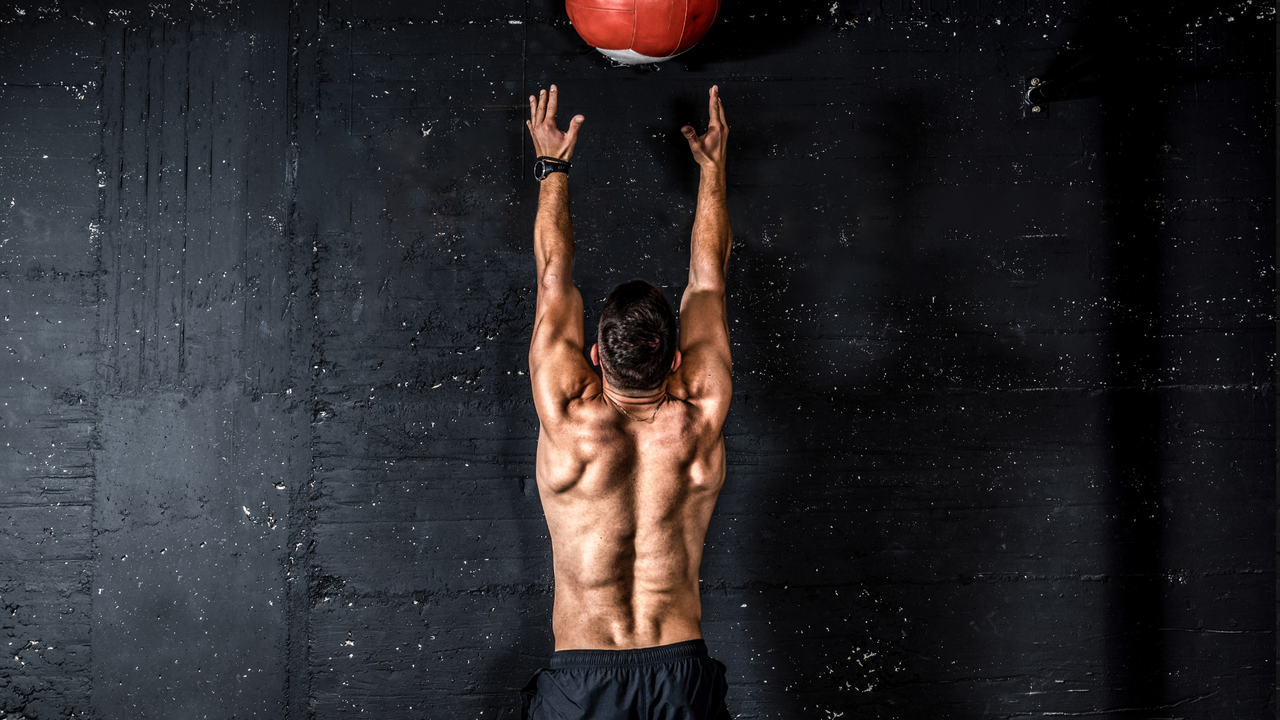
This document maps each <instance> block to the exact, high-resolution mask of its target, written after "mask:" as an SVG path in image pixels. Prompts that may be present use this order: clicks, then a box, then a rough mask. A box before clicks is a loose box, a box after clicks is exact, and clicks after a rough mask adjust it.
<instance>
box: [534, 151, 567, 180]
mask: <svg viewBox="0 0 1280 720" xmlns="http://www.w3.org/2000/svg"><path fill="white" fill-rule="evenodd" d="M571 167H573V166H572V165H570V164H569V163H568V162H567V161H564V160H561V159H559V158H553V157H548V156H545V155H544V156H542V157H539V158H538V159H537V160H536V161H535V162H534V163H533V176H534V177H535V178H537V180H538V182H542V181H543V180H545V179H546V177H547V176H548V175H550V174H551V173H553V172H562V173H564V174H565V175H568V174H569V168H571Z"/></svg>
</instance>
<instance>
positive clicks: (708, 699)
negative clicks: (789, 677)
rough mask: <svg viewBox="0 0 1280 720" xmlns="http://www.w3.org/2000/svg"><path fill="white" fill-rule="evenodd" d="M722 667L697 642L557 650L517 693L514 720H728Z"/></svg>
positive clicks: (726, 687) (700, 642) (703, 644)
mask: <svg viewBox="0 0 1280 720" xmlns="http://www.w3.org/2000/svg"><path fill="white" fill-rule="evenodd" d="M728 689H729V683H728V682H727V681H726V680H725V678H724V665H723V664H722V663H720V661H718V660H713V659H711V657H710V656H709V655H707V645H706V643H704V642H703V641H701V640H688V641H686V642H679V643H674V644H672V645H661V646H659V647H651V648H641V649H639V650H560V651H559V652H556V653H555V654H553V655H552V656H551V667H550V668H548V669H546V670H539V671H538V672H537V673H535V674H534V676H533V679H532V680H530V681H529V684H528V685H526V686H525V688H524V690H523V691H522V693H521V694H522V696H523V700H524V705H523V709H522V711H521V713H520V717H521V720H730V717H729V711H728V709H726V708H725V706H724V696H725V692H726V691H727V690H728Z"/></svg>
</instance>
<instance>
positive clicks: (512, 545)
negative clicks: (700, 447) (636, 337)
mask: <svg viewBox="0 0 1280 720" xmlns="http://www.w3.org/2000/svg"><path fill="white" fill-rule="evenodd" d="M1152 5H1153V4H1145V3H1136V2H1132V3H1130V2H1126V1H1125V0H1115V1H1113V2H1098V3H1096V4H1094V5H1085V4H1083V3H1081V2H1067V1H1065V0H1021V1H1020V2H1016V3H1015V2H1010V3H999V2H995V1H994V0H936V1H935V0H913V1H908V0H890V1H886V2H865V1H855V2H844V1H842V2H826V1H825V0H824V1H823V2H815V1H813V0H794V1H793V2H786V3H770V2H764V0H736V1H735V0H726V2H725V7H724V10H723V12H722V14H721V17H720V19H719V20H718V21H717V24H716V26H715V27H714V28H713V29H712V31H711V33H710V34H709V35H708V36H707V38H706V39H705V40H704V41H703V42H702V43H701V44H700V45H699V46H698V47H696V48H695V49H694V50H693V51H691V52H689V53H688V54H687V55H685V56H682V57H681V58H678V59H676V60H673V61H670V62H667V63H665V64H662V65H658V66H647V67H639V68H614V67H610V66H609V65H608V63H607V62H606V61H605V60H604V59H603V58H602V57H600V56H599V55H598V54H596V53H594V52H591V51H589V50H588V49H587V48H586V47H585V46H583V44H582V43H581V41H580V40H579V39H578V37H577V36H576V34H575V33H574V31H573V29H572V28H571V27H570V26H569V24H568V21H567V18H566V17H565V15H564V12H563V8H562V6H561V5H560V4H559V3H558V2H557V1H556V0H529V1H528V2H525V1H523V0H506V1H493V2H454V1H452V0H451V1H449V2H431V3H416V2H392V1H390V0H386V1H375V0H365V1H364V2H355V1H354V0H327V1H321V2H305V1H303V0H297V1H295V2H293V3H292V4H290V3H286V2H252V3H250V2H237V1H236V0H225V1H216V2H215V1H213V0H207V1H206V0H201V1H198V2H195V3H173V2H170V3H152V4H142V3H139V4H132V5H127V4H103V5H95V4H91V3H77V2H73V1H68V2H58V1H55V0H50V1H49V2H45V3H36V2H26V3H9V4H6V5H5V6H4V7H3V8H0V83H3V84H0V308H2V310H3V322H2V323H0V347H2V348H3V358H4V359H3V361H0V422H2V423H3V426H2V429H0V433H2V437H0V441H2V442H3V443H4V446H3V448H0V453H2V455H0V457H3V460H2V461H0V462H2V463H3V464H2V465H0V490H2V494H0V606H3V609H4V612H0V628H2V630H0V644H3V646H4V648H6V651H5V652H4V653H0V711H3V712H0V717H4V718H31V719H36V718H39V719H45V718H63V717H96V718H174V719H186V718H250V717H262V718H287V719H289V720H294V719H301V718H317V719H319V718H351V717H357V716H359V714H360V713H363V716H365V717H378V718H388V719H392V718H405V719H408V718H414V719H417V718H475V719H480V720H484V719H487V718H495V717H496V718H508V719H510V718H515V717H517V716H518V712H517V711H516V706H517V700H516V689H517V688H519V687H520V686H522V685H523V684H524V682H525V680H526V679H527V678H528V676H529V675H530V674H531V673H532V672H533V671H534V669H536V668H537V667H539V666H540V665H541V664H542V663H544V661H545V659H546V657H547V655H548V654H549V653H550V652H551V649H552V643H551V636H550V630H549V615H550V606H551V588H552V575H551V565H550V547H549V542H548V538H547V534H546V526H545V524H544V522H543V519H542V515H541V509H540V507H539V504H538V498H537V494H536V491H535V487H534V479H533V454H534V448H535V440H536V435H537V424H536V417H535V414H534V411H533V407H532V404H531V403H530V400H529V391H528V378H527V375H526V372H527V366H526V359H525V356H526V347H527V342H528V337H529V331H530V321H531V318H532V315H533V293H532V283H533V260H532V256H531V237H530V233H531V227H532V220H533V215H534V211H535V207H536V198H537V188H536V183H535V182H534V181H533V179H532V177H531V174H530V164H531V160H532V157H531V154H532V151H531V147H530V144H529V143H528V141H527V139H526V138H525V136H524V132H525V130H524V125H523V119H524V117H525V114H526V112H527V106H526V101H525V99H526V98H527V96H528V95H529V94H530V93H532V92H535V91H536V90H537V89H538V88H539V87H545V86H546V85H547V84H549V83H551V82H555V83H557V84H558V85H559V87H560V88H561V90H562V93H561V95H562V99H563V109H564V114H563V117H565V118H567V117H569V116H571V115H572V114H574V113H582V114H584V115H585V116H586V117H587V122H586V124H585V126H584V128H583V131H582V133H583V134H582V139H581V142H580V143H579V148H578V155H577V156H576V157H575V162H574V170H573V175H572V181H571V183H572V193H573V207H574V211H575V226H576V230H577V235H578V263H577V275H576V278H577V281H578V283H579V285H580V287H581V288H582V290H583V293H584V297H585V298H586V299H587V305H588V311H587V312H588V322H590V323H594V321H595V313H596V312H597V311H598V309H599V306H600V304H601V301H602V299H603V297H604V296H605V294H606V293H607V292H608V291H609V289H610V288H611V287H612V286H613V285H614V284H615V283H617V282H620V281H623V280H627V279H630V278H632V277H636V276H641V277H645V278H648V279H650V280H652V281H654V282H656V283H658V284H659V285H661V286H663V287H664V288H666V290H667V292H668V294H669V295H670V296H671V297H672V299H673V300H676V299H678V296H679V293H680V292H681V288H682V284H683V281H684V278H685V272H686V268H687V265H686V263H687V252H688V234H689V230H690V227H691V224H692V212H693V206H694V191H695V188H696V182H697V176H696V169H695V167H694V165H693V164H692V162H691V161H690V160H689V158H688V156H687V153H688V151H687V148H686V147H685V145H684V140H683V138H681V137H680V135H679V133H678V132H677V130H678V128H679V127H680V126H681V125H682V124H684V123H686V122H691V123H694V124H697V125H699V126H700V127H701V126H703V124H704V123H705V117H704V115H705V97H706V96H705V93H706V89H707V87H708V86H710V85H711V84H713V83H718V84H719V85H720V87H721V88H722V93H723V96H724V98H725V103H726V108H727V115H728V120H729V123H730V125H731V127H732V133H731V135H730V153H731V154H730V170H729V172H730V211H731V216H732V220H733V227H734V240H735V246H734V251H733V257H732V260H731V271H730V282H731V289H730V317H731V328H732V333H733V349H734V359H735V378H734V379H735V396H734V405H733V409H732V411H731V414H730V417H729V422H728V426H727V427H726V434H727V443H728V448H729V461H730V469H729V477H728V481H727V483H726V486H725V491H724V494H723V495H722V497H721V500H720V505H719V507H718V509H717V513H716V516H715V519H714V520H713V522H712V525H711V529H710V532H709V534H708V538H707V551H706V557H705V562H704V567H703V569H702V577H703V587H704V592H703V602H704V611H705V620H704V626H703V629H704V633H705V635H706V637H707V640H708V643H709V645H710V647H711V649H712V652H713V653H714V654H715V655H716V656H718V657H719V658H720V659H722V660H723V661H724V662H725V663H726V664H727V665H728V667H729V675H730V681H731V683H732V690H731V694H730V702H731V707H732V709H733V710H734V711H735V714H736V716H738V717H742V718H784V719H788V720H790V719H792V718H819V719H822V720H834V718H837V717H844V718H855V717H858V718H863V717H865V718H871V717H882V718H939V717H943V718H950V717H954V718H977V717H1001V718H1003V717H1022V716H1043V715H1049V714H1053V715H1068V716H1088V717H1110V718H1157V717H1158V718H1167V717H1179V718H1227V717H1232V718H1235V717H1240V718H1243V717H1265V716H1269V714H1270V713H1273V691H1274V687H1275V685H1274V683H1275V677H1276V675H1275V666H1274V662H1273V657H1274V655H1273V651H1274V650H1275V634H1274V629H1275V623H1274V618H1275V615H1274V614H1273V609H1274V608H1275V607H1276V605H1275V602H1276V596H1275V574H1274V569H1275V564H1274V562H1273V555H1272V553H1273V551H1274V549H1275V516H1274V515H1273V512H1274V510H1275V490H1274V487H1275V486H1274V484H1273V481H1274V479H1275V468H1276V451H1275V447H1276V436H1275V418H1276V405H1275V382H1274V379H1275V377H1276V376H1275V371H1276V368H1275V348H1276V335H1275V307H1276V296H1275V259H1276V251H1275V248H1276V235H1275V228H1276V224H1275V223H1276V217H1275V195H1276V193H1275V190H1276V186H1275V178H1276V168H1275V148H1276V137H1275V134H1274V133H1273V127H1275V62H1274V60H1275V56H1274V55H1273V54H1272V53H1273V51H1274V47H1275V42H1276V38H1275V28H1276V20H1275V14H1274V6H1272V5H1268V4H1264V3H1256V2H1255V3H1245V2H1234V3H1204V2H1199V3H1183V4H1177V3H1175V4H1173V5H1172V6H1169V7H1162V8H1160V9H1158V10H1152V9H1150V7H1151V6H1152ZM1031 77H1037V78H1043V79H1045V80H1046V81H1051V82H1052V84H1051V85H1046V86H1045V88H1044V92H1045V94H1046V96H1048V97H1047V101H1046V102H1045V104H1044V105H1043V106H1042V108H1043V112H1040V113H1031V112H1029V111H1028V110H1027V109H1026V108H1024V106H1023V104H1022V94H1023V92H1024V90H1025V89H1026V88H1027V87H1028V80H1029V78H1031Z"/></svg>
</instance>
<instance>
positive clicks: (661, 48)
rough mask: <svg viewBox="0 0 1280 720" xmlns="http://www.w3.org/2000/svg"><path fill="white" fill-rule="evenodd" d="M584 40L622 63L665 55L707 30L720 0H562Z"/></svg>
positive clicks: (676, 52)
mask: <svg viewBox="0 0 1280 720" xmlns="http://www.w3.org/2000/svg"><path fill="white" fill-rule="evenodd" d="M564 5H565V10H568V11H569V21H570V22H572V23H573V29H574V30H577V31H578V34H579V35H581V36H582V39H583V40H586V41H587V44H588V45H590V46H592V47H594V48H595V49H597V50H599V51H600V52H601V53H604V55H606V56H607V57H609V58H612V59H613V60H616V61H617V62H620V63H623V64H625V65H635V64H638V63H652V62H662V61H663V60H669V59H671V58H673V57H675V56H676V55H679V54H680V53H682V52H684V51H685V50H688V49H689V48H691V47H693V46H694V44H695V43H697V42H698V41H699V40H701V39H702V36H703V35H706V34H707V30H709V29H710V28H711V23H712V22H714V21H715V19H716V13H717V12H719V11H720V0H565V4H564Z"/></svg>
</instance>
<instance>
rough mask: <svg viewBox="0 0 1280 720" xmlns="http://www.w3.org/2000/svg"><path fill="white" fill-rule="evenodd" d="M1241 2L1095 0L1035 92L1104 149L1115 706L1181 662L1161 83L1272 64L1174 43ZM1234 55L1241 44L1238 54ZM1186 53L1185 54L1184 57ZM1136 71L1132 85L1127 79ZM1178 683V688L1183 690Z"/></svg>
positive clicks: (1144, 692)
mask: <svg viewBox="0 0 1280 720" xmlns="http://www.w3.org/2000/svg"><path fill="white" fill-rule="evenodd" d="M1242 10H1243V7H1242V6H1240V5H1239V4H1238V3H1235V4H1233V3H1226V2H1195V3H1193V2H1179V3H1173V4H1170V5H1162V6H1159V7H1156V6H1150V5H1144V4H1142V3H1137V2H1131V3H1114V2H1095V3H1094V4H1093V6H1092V7H1091V8H1090V11H1089V12H1088V13H1087V14H1086V17H1085V20H1084V22H1083V23H1082V24H1081V26H1080V27H1079V29H1078V30H1077V31H1076V33H1075V34H1074V35H1073V37H1072V38H1071V39H1070V40H1069V41H1068V43H1067V44H1066V46H1064V47H1063V49H1062V50H1061V51H1060V52H1059V54H1058V55H1057V56H1056V57H1055V59H1054V60H1053V61H1052V62H1051V63H1050V64H1049V65H1048V66H1047V67H1046V68H1045V69H1044V70H1043V72H1042V73H1041V75H1040V78H1041V80H1042V83H1041V84H1042V87H1041V88H1039V92H1038V93H1037V94H1036V95H1035V96H1034V97H1033V98H1032V99H1033V100H1034V101H1036V102H1040V103H1041V104H1047V106H1048V107H1049V108H1050V109H1052V107H1053V103H1055V102H1060V101H1064V100H1076V99H1084V98H1089V99H1096V100H1097V101H1099V102H1100V107H1101V111H1102V117H1103V123H1102V131H1103V136H1102V145H1103V147H1102V151H1103V158H1104V172H1105V174H1104V183H1105V186H1104V194H1105V197H1106V204H1105V208H1106V212H1105V215H1104V218H1103V221H1104V223H1105V227H1104V233H1105V235H1104V237H1103V238H1102V239H1101V244H1102V248H1103V253H1102V254H1103V258H1102V262H1101V266H1102V275H1103V293H1104V296H1105V297H1107V298H1109V299H1110V301H1111V302H1110V303H1109V304H1108V308H1109V311H1108V317H1107V319H1106V322H1107V331H1106V335H1105V338H1106V342H1105V345H1104V348H1103V349H1104V353H1105V368H1104V370H1103V372H1104V373H1105V377H1104V378H1103V382H1104V383H1105V386H1106V387H1107V388H1108V392H1107V393H1106V401H1105V410H1104V413H1105V415H1104V417H1105V420H1104V422H1105V432H1106V435H1107V438H1108V444H1109V446H1110V448H1111V451H1110V456H1109V458H1108V462H1107V467H1106V468H1105V472H1104V478H1105V481H1106V483H1107V486H1106V487H1107V490H1108V492H1109V494H1110V497H1109V498H1108V500H1109V502H1110V503H1111V504H1112V505H1113V506H1114V507H1115V508H1117V509H1118V512H1117V513H1115V514H1114V516H1113V518H1114V519H1113V521H1112V526H1111V527H1110V528H1109V529H1110V532H1111V536H1110V537H1109V538H1107V540H1108V542H1107V546H1108V547H1109V548H1111V549H1112V551H1111V556H1110V558H1109V570H1110V572H1111V573H1112V577H1113V578H1114V579H1113V580H1112V582H1111V583H1110V585H1109V587H1110V595H1111V598H1110V600H1111V602H1110V606H1111V608H1112V614H1111V616H1110V627H1109V628H1108V637H1110V638H1111V640H1110V642H1109V645H1108V648H1107V671H1108V675H1109V677H1110V683H1111V686H1112V687H1111V689H1112V691H1113V696H1114V697H1115V704H1116V706H1117V707H1124V708H1134V710H1133V711H1131V714H1133V715H1140V714H1142V713H1144V712H1146V710H1145V709H1150V708H1162V707H1168V706H1169V704H1170V703H1173V702H1176V701H1179V700H1180V699H1181V698H1182V693H1180V692H1179V690H1178V688H1177V687H1175V686H1173V685H1171V684H1170V682H1171V681H1170V678H1174V677H1177V676H1178V674H1179V673H1180V672H1181V669H1182V668H1183V665H1184V660H1183V659H1180V658H1177V657H1173V656H1172V655H1171V652H1174V651H1172V650H1171V649H1170V648H1169V647H1168V645H1167V642H1166V637H1165V632H1164V631H1163V630H1162V629H1161V628H1164V627H1165V626H1166V625H1168V622H1167V621H1166V618H1165V616H1164V607H1165V606H1166V597H1165V595H1166V591H1165V578H1164V573H1165V572H1166V570H1167V569H1168V568H1169V563H1170V562H1176V561H1175V560H1170V559H1168V558H1166V557H1165V552H1164V546H1165V545H1166V538H1165V532H1166V528H1167V527H1168V524H1169V522H1170V520H1168V519H1167V513H1166V512H1165V511H1164V510H1163V508H1162V505H1163V503H1164V494H1165V486H1166V484H1167V483H1168V482H1169V481H1170V479H1171V478H1168V477H1164V476H1163V475H1162V470H1161V457H1160V456H1161V444H1162V442H1163V441H1162V436H1163V435H1166V434H1167V432H1168V428H1169V426H1170V424H1171V423H1172V422H1173V420H1172V419H1169V418H1166V417H1164V416H1163V413H1162V405H1164V404H1165V401H1164V398H1163V394H1162V393H1161V392H1160V391H1159V390H1158V389H1157V386H1158V385H1159V384H1160V382H1161V369H1162V367H1164V366H1167V364H1168V360H1169V359H1168V358H1167V357H1164V355H1167V354H1168V353H1167V351H1166V352H1165V353H1164V354H1162V347H1161V346H1162V337H1163V336H1165V334H1166V328H1165V322H1166V321H1167V318H1168V317H1169V315H1170V313H1171V312H1174V309H1173V308H1167V307H1162V304H1161V302H1162V297H1167V296H1168V293H1167V292H1166V291H1165V289H1164V288H1163V287H1162V286H1163V282H1162V276H1165V275H1166V273H1167V270H1168V268H1169V266H1170V263H1171V262H1172V259H1171V258H1170V257H1168V255H1167V253H1166V247H1168V245H1169V243H1170V242H1171V241H1172V240H1173V237H1171V233H1170V232H1169V231H1168V230H1167V229H1166V228H1165V227H1164V226H1165V219H1166V214H1167V209H1166V207H1165V201H1166V197H1165V195H1164V183H1165V173H1164V169H1165V167H1166V166H1167V162H1166V157H1167V154H1168V148H1169V146H1168V145H1167V144H1166V143H1167V142H1168V138H1169V129H1170V117H1169V109H1170V100H1171V91H1172V90H1173V89H1174V88H1175V87H1176V86H1179V85H1183V84H1187V83H1192V82H1201V81H1205V80H1211V79H1214V78H1225V77H1232V76H1237V77H1238V76H1245V75H1255V76H1257V75H1266V74H1267V73H1268V72H1270V69H1269V68H1268V67H1267V65H1268V63H1267V62H1264V63H1259V64H1258V66H1257V67H1250V66H1251V65H1252V64H1253V63H1250V62H1249V61H1248V60H1244V61H1241V60H1239V59H1237V60H1229V61H1228V62H1225V63H1217V64H1214V63H1203V62H1198V61H1195V60H1193V61H1192V62H1191V63H1190V66H1188V63H1187V62H1186V61H1185V60H1182V59H1181V57H1180V53H1179V52H1178V50H1179V49H1180V47H1181V46H1183V45H1184V44H1185V43H1186V42H1187V41H1188V38H1191V42H1201V41H1200V40H1199V39H1196V38H1194V36H1191V35H1189V34H1188V32H1187V30H1188V28H1191V27H1199V26H1200V25H1201V21H1202V20H1204V19H1207V18H1213V17H1215V16H1219V15H1229V14H1232V13H1233V12H1234V13H1239V12H1241V11H1242ZM1241 55H1242V54H1240V53H1237V54H1236V57H1237V58H1240V57H1241ZM1191 57H1193V58H1194V57H1195V56H1194V54H1191ZM1135 78H1141V79H1142V81H1141V82H1135V80H1134V79H1135ZM1184 691H1185V688H1184Z"/></svg>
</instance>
